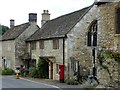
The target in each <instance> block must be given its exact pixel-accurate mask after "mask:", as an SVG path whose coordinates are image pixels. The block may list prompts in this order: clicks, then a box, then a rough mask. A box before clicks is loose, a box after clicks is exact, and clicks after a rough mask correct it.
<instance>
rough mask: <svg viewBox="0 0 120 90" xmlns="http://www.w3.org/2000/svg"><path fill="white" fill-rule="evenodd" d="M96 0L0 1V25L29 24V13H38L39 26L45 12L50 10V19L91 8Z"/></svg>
mask: <svg viewBox="0 0 120 90" xmlns="http://www.w3.org/2000/svg"><path fill="white" fill-rule="evenodd" d="M94 1H95V0H0V24H1V25H5V26H8V27H9V26H10V19H14V20H15V25H19V24H22V23H26V22H28V14H29V13H37V24H38V25H39V26H40V25H41V14H42V13H43V10H49V13H50V14H51V15H50V19H54V18H56V17H59V16H61V15H64V14H68V13H71V12H74V11H77V10H80V9H82V8H84V7H87V6H90V5H91V4H93V3H94Z"/></svg>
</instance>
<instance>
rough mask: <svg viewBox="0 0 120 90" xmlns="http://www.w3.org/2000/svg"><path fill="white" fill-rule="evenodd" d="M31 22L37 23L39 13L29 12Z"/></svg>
mask: <svg viewBox="0 0 120 90" xmlns="http://www.w3.org/2000/svg"><path fill="white" fill-rule="evenodd" d="M29 22H35V23H37V13H29Z"/></svg>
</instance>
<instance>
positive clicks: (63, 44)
mask: <svg viewBox="0 0 120 90" xmlns="http://www.w3.org/2000/svg"><path fill="white" fill-rule="evenodd" d="M64 64H65V38H63V65H64Z"/></svg>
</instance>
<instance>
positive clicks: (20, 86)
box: [1, 76, 84, 90]
mask: <svg viewBox="0 0 120 90" xmlns="http://www.w3.org/2000/svg"><path fill="white" fill-rule="evenodd" d="M1 78H2V82H1V83H2V84H1V85H2V90H74V89H75V90H84V88H80V86H79V85H67V84H65V83H58V82H54V83H50V82H49V81H48V82H42V81H41V82H39V80H36V81H35V80H31V79H24V78H20V79H16V78H15V76H2V77H1Z"/></svg>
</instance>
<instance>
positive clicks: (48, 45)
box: [32, 39, 63, 80]
mask: <svg viewBox="0 0 120 90" xmlns="http://www.w3.org/2000/svg"><path fill="white" fill-rule="evenodd" d="M39 57H46V58H48V59H49V60H50V61H51V62H53V79H54V80H59V73H56V64H58V65H59V64H63V39H59V49H53V39H50V40H44V49H40V48H39V41H36V49H35V50H32V59H35V60H37V62H38V59H39ZM49 69H50V68H49ZM49 75H50V72H49ZM49 78H50V76H49Z"/></svg>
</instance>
